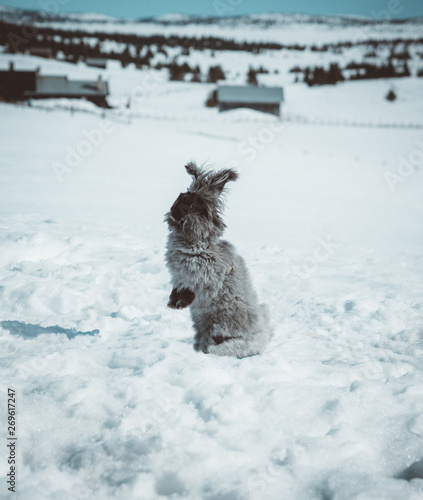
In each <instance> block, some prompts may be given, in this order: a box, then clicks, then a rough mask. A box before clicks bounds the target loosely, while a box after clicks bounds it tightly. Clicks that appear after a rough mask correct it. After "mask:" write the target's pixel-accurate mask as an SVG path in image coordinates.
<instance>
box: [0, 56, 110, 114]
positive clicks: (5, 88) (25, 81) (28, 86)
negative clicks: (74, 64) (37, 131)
mask: <svg viewBox="0 0 423 500" xmlns="http://www.w3.org/2000/svg"><path fill="white" fill-rule="evenodd" d="M108 95H109V85H108V83H107V82H106V81H104V80H103V79H102V78H101V76H99V77H98V79H97V80H69V79H68V77H67V76H43V75H41V74H40V70H39V69H37V70H34V71H16V70H15V68H14V66H13V63H11V64H10V68H9V70H8V71H0V99H5V100H12V101H14V100H25V99H52V98H62V97H66V98H68V99H87V100H88V101H91V102H93V103H94V104H96V105H97V106H100V107H105V108H107V107H109V105H108V104H107V100H106V97H107V96H108Z"/></svg>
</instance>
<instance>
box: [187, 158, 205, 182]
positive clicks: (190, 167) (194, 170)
mask: <svg viewBox="0 0 423 500" xmlns="http://www.w3.org/2000/svg"><path fill="white" fill-rule="evenodd" d="M185 169H186V171H187V172H188V173H189V175H191V176H192V177H194V179H197V178H198V177H199V175H200V174H201V170H200V169H199V168H198V167H197V165H196V164H195V163H194V162H193V161H190V162H189V163H187V164H186V165H185Z"/></svg>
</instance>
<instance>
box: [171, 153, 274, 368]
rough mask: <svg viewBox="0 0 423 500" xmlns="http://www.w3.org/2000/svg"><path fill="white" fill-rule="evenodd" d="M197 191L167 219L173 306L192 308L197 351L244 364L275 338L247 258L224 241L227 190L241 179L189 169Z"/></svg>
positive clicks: (187, 195) (192, 190)
mask: <svg viewBox="0 0 423 500" xmlns="http://www.w3.org/2000/svg"><path fill="white" fill-rule="evenodd" d="M185 168H186V170H187V172H188V173H189V174H190V175H191V176H192V178H193V180H192V183H191V186H190V187H189V189H188V191H187V192H186V193H181V195H180V196H179V197H178V199H177V200H176V201H175V203H174V204H173V206H172V208H171V210H170V211H169V212H168V213H167V214H166V216H165V221H166V222H167V223H168V226H169V236H168V242H167V252H166V263H167V266H168V268H169V271H170V275H171V282H172V286H173V290H172V293H171V295H170V299H169V303H168V306H169V307H171V308H174V309H182V308H185V307H188V306H190V311H191V318H192V321H193V325H194V330H195V339H194V340H195V341H194V349H195V350H197V351H203V352H205V353H212V354H217V355H220V356H236V357H237V358H243V357H246V356H252V355H255V354H261V353H262V352H263V351H264V349H265V347H266V345H267V343H268V341H269V339H270V337H271V335H272V331H271V327H270V325H269V318H268V314H267V309H266V307H265V306H264V305H263V304H262V305H260V304H259V303H258V300H257V296H256V293H255V291H254V289H253V287H252V284H251V279H250V276H249V273H248V270H247V268H246V265H245V263H244V260H243V259H242V257H241V256H239V255H238V254H237V253H236V250H235V248H234V247H233V245H231V244H230V243H228V242H227V241H224V240H222V239H220V237H221V236H222V234H223V231H224V229H225V224H224V223H223V221H222V218H221V213H222V210H223V208H224V206H223V200H222V194H223V190H224V187H225V184H226V183H227V182H228V181H234V180H236V179H237V178H238V174H237V173H236V172H235V171H234V170H231V169H225V170H220V171H218V172H212V171H210V170H207V169H203V168H198V167H197V165H196V164H195V163H193V162H191V163H188V165H186V167H185Z"/></svg>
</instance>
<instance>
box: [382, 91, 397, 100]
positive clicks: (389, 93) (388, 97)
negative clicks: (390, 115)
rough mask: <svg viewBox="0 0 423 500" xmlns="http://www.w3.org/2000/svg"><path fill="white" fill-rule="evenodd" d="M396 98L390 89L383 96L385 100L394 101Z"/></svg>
mask: <svg viewBox="0 0 423 500" xmlns="http://www.w3.org/2000/svg"><path fill="white" fill-rule="evenodd" d="M396 98H397V94H395V92H394V91H393V90H392V89H391V90H390V91H389V92H388V93H387V94H386V96H385V99H386V100H387V101H395V99H396Z"/></svg>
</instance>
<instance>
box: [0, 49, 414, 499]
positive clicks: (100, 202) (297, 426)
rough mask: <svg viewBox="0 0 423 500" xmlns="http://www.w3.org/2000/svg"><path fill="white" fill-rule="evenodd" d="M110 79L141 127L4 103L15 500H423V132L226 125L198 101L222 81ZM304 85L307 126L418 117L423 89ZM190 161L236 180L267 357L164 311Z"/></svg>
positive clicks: (242, 118)
mask: <svg viewBox="0 0 423 500" xmlns="http://www.w3.org/2000/svg"><path fill="white" fill-rule="evenodd" d="M9 59H10V57H7V56H6V55H3V54H0V65H1V66H2V67H6V66H7V63H8V61H9ZM13 59H14V61H15V66H16V67H17V68H18V69H19V68H23V67H31V64H34V65H36V64H37V63H41V64H42V70H43V73H50V74H54V73H61V72H62V71H63V69H64V68H65V69H66V71H67V73H68V74H69V75H70V76H71V77H73V78H77V77H85V76H95V75H97V73H98V70H93V69H84V68H83V67H81V66H74V65H66V64H65V63H58V62H54V61H44V60H43V61H41V60H36V58H29V57H28V56H13ZM34 61H35V63H34ZM104 75H105V77H106V78H107V79H109V81H110V84H111V89H112V97H113V99H114V100H115V101H116V102H125V101H126V100H127V98H128V97H129V96H131V103H132V105H131V110H130V111H128V110H123V111H122V112H121V113H119V112H116V111H111V112H106V113H105V114H104V113H103V112H102V111H101V110H99V109H98V108H95V107H94V106H91V105H90V104H87V103H85V104H84V103H75V104H72V105H71V104H70V103H69V102H68V101H50V102H41V101H40V102H37V103H35V104H34V106H33V107H32V108H29V107H26V106H13V105H6V104H1V105H0V116H1V121H0V134H1V138H2V140H1V143H0V159H1V160H0V199H1V204H0V238H1V245H0V313H1V316H0V326H1V328H0V356H1V363H0V380H1V386H2V387H3V396H2V397H3V402H2V404H1V405H0V409H1V411H0V422H2V425H3V430H2V431H1V436H2V440H3V439H4V437H5V429H6V420H7V417H6V409H5V404H4V403H5V402H6V389H7V387H13V388H15V389H16V391H17V395H18V459H19V468H18V491H17V493H16V495H15V497H16V498H18V499H22V500H28V499H31V500H54V499H59V498H60V499H61V500H70V499H81V500H85V499H87V500H88V499H92V498H95V499H98V500H102V499H118V500H121V499H125V500H129V499H137V500H153V499H159V498H166V497H167V498H173V499H192V500H199V499H201V500H203V499H204V500H238V499H239V500H241V499H242V500H244V499H248V500H250V499H251V500H256V499H257V500H258V499H260V500H261V499H269V500H279V499H283V500H291V499H292V500H324V499H325V500H327V499H331V500H346V499H357V500H358V499H359V500H368V499H373V500H381V499H391V500H405V499H411V500H417V499H421V498H423V479H422V478H421V477H422V476H423V473H422V471H420V478H419V477H416V476H419V474H418V472H417V473H416V472H415V473H414V474H411V475H412V476H413V475H414V476H415V477H414V478H412V479H411V480H409V481H406V480H404V479H399V478H397V476H398V475H400V474H401V473H402V472H403V471H404V470H405V469H406V468H407V467H408V466H410V465H411V464H413V463H414V462H416V461H418V460H420V459H421V458H422V457H423V411H422V410H423V361H422V359H423V358H422V354H423V252H422V249H423V247H422V245H423V225H422V216H423V197H422V189H423V177H422V166H423V132H422V129H421V128H420V129H419V128H415V129H406V128H389V129H385V128H378V127H345V126H341V125H338V126H328V125H316V124H314V125H313V124H301V123H297V122H295V121H282V122H279V121H278V120H276V119H275V118H273V117H271V116H269V115H263V114H261V113H258V112H254V111H249V110H239V111H233V112H228V113H226V114H222V115H219V114H218V113H217V111H216V110H215V109H207V108H205V107H204V106H203V103H204V101H205V99H206V96H207V94H208V93H209V91H210V90H211V88H212V87H211V86H209V85H205V84H192V83H175V82H167V81H166V76H165V73H160V72H155V73H151V72H145V71H136V70H134V69H133V68H131V67H129V68H127V69H125V70H121V69H120V68H118V67H114V66H112V67H111V68H109V70H108V71H107V72H105V73H104ZM284 83H285V82H284ZM391 84H393V85H395V86H396V89H397V93H398V99H397V101H395V102H394V103H389V102H387V101H386V100H385V99H384V96H385V94H386V92H387V90H388V89H389V87H390V85H391ZM285 92H286V99H287V102H286V105H285V108H284V112H285V113H287V114H288V116H294V115H295V116H296V115H300V116H302V117H306V118H307V117H308V118H322V119H326V118H331V119H333V118H336V119H339V123H342V120H346V121H348V120H356V121H357V122H360V123H367V122H371V123H372V124H377V123H378V122H379V121H382V122H390V123H419V122H421V121H422V118H421V117H422V111H423V93H422V79H417V78H409V79H401V80H398V81H391V82H389V83H387V82H385V81H372V82H346V83H343V84H338V85H337V86H336V87H321V88H312V89H309V88H306V87H305V86H303V85H293V84H290V83H286V85H285ZM71 106H72V107H73V108H74V111H73V112H72V111H70V108H71ZM66 108H67V109H66ZM104 120H106V122H104ZM99 130H102V132H101V133H100V132H99ZM89 139H91V140H92V141H93V142H95V145H92V144H91V145H90V143H89V142H87V141H88V140H89ZM78 152H79V153H78ZM191 159H195V160H197V161H198V162H199V163H202V162H208V163H209V164H214V165H216V167H217V168H220V167H224V166H235V167H236V168H237V169H238V170H239V172H240V175H241V177H240V180H239V181H238V182H237V183H235V184H233V185H232V186H231V189H230V192H229V195H228V206H227V210H226V215H225V220H226V223H227V225H228V229H227V232H226V236H227V238H228V239H229V240H230V241H231V242H233V243H234V244H235V245H236V246H237V248H238V250H239V251H240V253H241V254H242V255H243V256H244V257H245V259H246V261H247V263H248V265H249V267H250V270H251V274H252V276H253V280H254V283H255V285H256V288H257V291H258V293H259V295H260V298H261V300H262V301H263V302H267V303H268V304H269V306H270V310H271V314H272V319H273V322H274V326H275V336H274V338H273V340H272V342H271V344H270V346H269V349H268V350H267V352H266V353H265V354H264V355H262V356H260V357H251V358H248V359H242V360H238V359H231V358H219V357H214V356H211V355H205V354H199V353H197V352H194V350H193V348H192V328H191V322H190V318H189V312H188V311H177V312H176V311H173V310H169V309H167V308H166V303H167V297H168V295H169V293H170V285H169V276H168V273H167V270H166V268H165V266H164V260H163V256H164V245H165V240H166V232H167V229H166V226H165V224H164V223H163V216H164V213H165V212H166V211H167V210H168V209H169V207H170V206H171V204H172V203H173V201H174V200H175V198H176V197H177V195H178V194H179V193H180V192H181V191H183V190H184V189H185V188H186V187H187V186H188V184H189V178H188V176H187V175H186V173H185V170H184V168H183V166H184V164H185V163H186V162H187V161H189V160H191ZM1 446H2V451H1V453H0V458H1V462H0V464H1V474H2V486H1V488H2V490H1V491H0V498H8V496H7V495H6V493H7V491H6V488H5V477H4V476H5V471H6V470H7V469H6V453H5V450H6V445H5V442H3V441H2V443H1Z"/></svg>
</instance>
